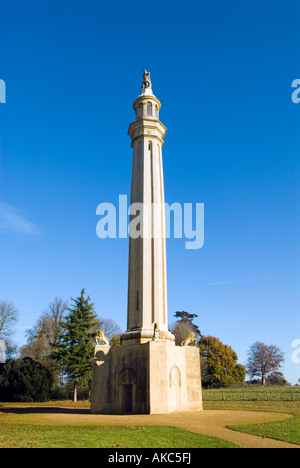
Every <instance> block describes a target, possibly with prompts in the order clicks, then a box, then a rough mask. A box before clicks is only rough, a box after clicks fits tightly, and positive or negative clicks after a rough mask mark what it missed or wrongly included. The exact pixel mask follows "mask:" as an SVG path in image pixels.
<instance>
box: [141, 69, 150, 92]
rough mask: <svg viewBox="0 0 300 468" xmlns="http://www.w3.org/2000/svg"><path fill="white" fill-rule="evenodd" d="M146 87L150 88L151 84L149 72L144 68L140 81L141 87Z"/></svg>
mask: <svg viewBox="0 0 300 468" xmlns="http://www.w3.org/2000/svg"><path fill="white" fill-rule="evenodd" d="M147 88H150V89H152V84H151V79H150V72H147V70H144V80H143V83H142V89H147Z"/></svg>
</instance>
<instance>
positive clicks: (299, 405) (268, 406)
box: [204, 400, 300, 445]
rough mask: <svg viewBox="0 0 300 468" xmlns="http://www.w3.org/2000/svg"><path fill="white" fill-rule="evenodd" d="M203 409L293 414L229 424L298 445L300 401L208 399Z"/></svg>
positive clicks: (299, 440) (232, 427)
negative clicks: (255, 421)
mask: <svg viewBox="0 0 300 468" xmlns="http://www.w3.org/2000/svg"><path fill="white" fill-rule="evenodd" d="M204 408H205V409H214V410H216V409H217V410H245V411H272V412H279V413H288V414H291V415H293V417H292V418H290V419H285V420H282V421H274V422H268V423H263V424H249V425H241V426H229V428H230V429H233V430H235V431H239V432H244V433H246V434H252V435H257V436H260V437H269V438H271V439H277V440H281V441H283V442H288V443H290V444H297V445H300V402H299V401H286V400H284V401H281V402H280V401H208V402H206V403H205V404H204Z"/></svg>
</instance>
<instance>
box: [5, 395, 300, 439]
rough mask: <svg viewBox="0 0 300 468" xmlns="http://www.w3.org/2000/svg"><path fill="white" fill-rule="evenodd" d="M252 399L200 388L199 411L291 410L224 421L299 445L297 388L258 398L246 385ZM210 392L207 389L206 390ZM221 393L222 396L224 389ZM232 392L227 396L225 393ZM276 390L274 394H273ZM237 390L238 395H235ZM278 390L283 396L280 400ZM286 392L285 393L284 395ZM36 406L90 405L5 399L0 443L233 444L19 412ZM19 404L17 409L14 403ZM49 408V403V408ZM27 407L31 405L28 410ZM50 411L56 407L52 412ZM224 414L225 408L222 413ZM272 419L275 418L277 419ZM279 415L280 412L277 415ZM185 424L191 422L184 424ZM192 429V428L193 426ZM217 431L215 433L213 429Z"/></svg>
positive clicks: (162, 429)
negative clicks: (256, 420) (269, 417)
mask: <svg viewBox="0 0 300 468" xmlns="http://www.w3.org/2000/svg"><path fill="white" fill-rule="evenodd" d="M251 390H252V393H251V394H250V396H251V398H247V399H246V398H245V394H244V393H243V392H244V391H245V390H244V388H241V389H237V388H236V387H234V388H232V389H229V388H227V389H223V390H222V389H221V390H208V391H205V392H204V400H205V401H204V410H211V411H217V412H219V411H220V412H222V411H223V410H226V411H234V412H235V411H246V412H252V411H255V412H264V413H265V412H272V413H274V412H275V413H285V414H287V413H288V414H290V415H291V416H292V417H291V418H289V419H285V420H281V421H273V422H266V423H260V424H251V425H249V424H248V425H229V426H227V427H229V428H230V429H232V430H234V431H239V432H241V433H245V434H252V435H256V436H260V437H266V438H271V439H276V440H280V441H284V442H287V443H291V444H297V445H299V446H300V400H298V397H297V396H296V397H293V398H292V397H291V390H292V391H293V393H295V394H297V395H298V394H299V393H300V392H299V390H300V389H299V390H298V388H297V387H292V388H291V387H279V388H278V387H272V388H270V387H268V399H267V398H262V395H261V392H262V391H264V392H265V391H266V390H267V389H266V388H264V389H263V390H262V389H261V388H260V387H258V388H253V389H251ZM210 392H211V393H210ZM225 392H226V394H225V398H224V393H225ZM230 392H231V395H230ZM275 394H276V398H275V397H274V396H275ZM237 395H241V396H242V397H243V398H240V399H237ZM279 395H281V396H282V398H281V400H280V399H279ZM288 396H290V398H288ZM25 406H26V407H27V408H31V407H35V406H42V407H43V408H44V407H47V406H49V407H51V411H52V410H55V406H58V407H69V408H70V411H71V410H72V411H73V409H74V411H75V410H76V409H79V408H85V410H84V411H87V410H88V408H89V402H77V404H74V403H73V402H71V401H63V402H53V401H51V402H48V403H44V404H36V403H32V404H22V405H18V404H10V403H3V404H1V403H0V447H2V448H11V447H24V448H26V447H32V448H34V447H36V448H38V447H45V448H47V447H49V448H50V447H52V448H55V447H62V448H71V447H74V448H76V447H87V448H88V447H94V448H97V447H99V448H101V447H103V448H105V447H107V448H144V447H145V448H194V447H197V448H214V447H218V448H231V447H237V445H236V444H234V443H233V442H229V441H228V440H224V438H225V436H224V438H223V439H219V438H217V437H211V436H207V435H203V434H201V433H199V432H201V431H199V432H191V431H189V430H185V429H181V428H179V427H169V426H156V425H153V426H151V425H150V426H145V427H144V426H142V425H141V426H139V427H136V426H135V427H133V426H129V425H128V424H127V425H126V420H125V424H124V425H122V426H119V427H112V426H111V427H108V426H106V425H105V426H97V427H95V426H88V425H52V424H45V423H43V424H40V423H39V420H38V423H37V424H31V423H30V420H27V419H26V417H27V416H26V414H24V411H23V414H22V408H24V407H25ZM18 407H19V408H18ZM49 409H50V408H49ZM31 413H32V411H31V410H30V412H29V414H31ZM54 413H55V411H54ZM224 414H225V412H224ZM276 419H277V418H276ZM278 419H280V416H279V418H278ZM187 428H190V426H187ZM194 430H195V429H194ZM216 435H219V433H217V434H216Z"/></svg>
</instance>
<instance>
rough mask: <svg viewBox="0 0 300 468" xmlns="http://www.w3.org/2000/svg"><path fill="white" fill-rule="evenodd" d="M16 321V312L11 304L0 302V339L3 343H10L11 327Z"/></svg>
mask: <svg viewBox="0 0 300 468" xmlns="http://www.w3.org/2000/svg"><path fill="white" fill-rule="evenodd" d="M17 320H18V311H17V308H16V307H15V305H14V304H13V303H12V302H7V301H0V338H1V339H2V340H3V341H4V342H6V343H7V342H10V341H11V335H12V334H13V332H14V330H13V327H14V325H15V323H16V322H17Z"/></svg>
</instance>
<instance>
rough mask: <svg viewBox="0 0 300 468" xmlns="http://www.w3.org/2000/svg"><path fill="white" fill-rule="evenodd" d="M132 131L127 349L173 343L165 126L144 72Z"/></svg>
mask: <svg viewBox="0 0 300 468" xmlns="http://www.w3.org/2000/svg"><path fill="white" fill-rule="evenodd" d="M133 108H134V110H135V113H136V120H135V122H133V123H131V124H130V126H129V130H128V134H129V136H130V137H131V139H132V145H131V146H132V148H133V163H132V182H131V201H130V203H131V222H130V226H131V229H130V240H129V269H128V311H127V331H126V333H125V334H124V335H123V336H122V344H132V343H145V342H147V341H149V340H152V339H153V337H154V329H156V339H162V340H168V341H171V342H174V336H173V335H172V334H171V333H170V332H169V331H168V311H167V278H166V240H165V206H164V202H165V200H164V181H163V164H162V146H163V143H164V142H163V138H164V136H165V134H166V130H167V129H166V127H165V126H164V125H163V124H162V123H161V122H160V120H159V111H160V108H161V103H160V101H159V100H158V99H157V98H156V97H155V96H154V94H153V92H152V85H151V81H150V73H148V72H146V70H145V72H144V81H143V84H142V90H141V94H140V95H139V96H138V98H137V99H136V100H135V101H134V103H133Z"/></svg>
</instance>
